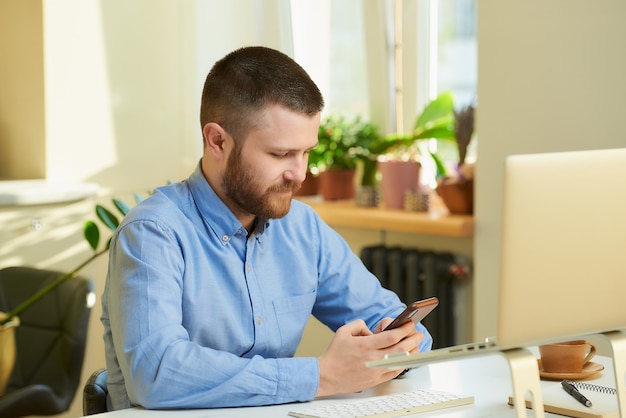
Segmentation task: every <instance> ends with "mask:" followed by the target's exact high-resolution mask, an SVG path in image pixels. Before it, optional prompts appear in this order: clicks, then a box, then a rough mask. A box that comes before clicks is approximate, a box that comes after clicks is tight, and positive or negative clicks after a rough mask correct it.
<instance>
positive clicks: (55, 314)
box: [0, 267, 93, 418]
mask: <svg viewBox="0 0 626 418" xmlns="http://www.w3.org/2000/svg"><path fill="white" fill-rule="evenodd" d="M63 274H64V273H60V272H56V271H50V270H41V269H36V268H31V267H8V268H5V269H2V270H0V311H4V312H8V311H9V310H11V309H13V308H15V307H16V306H17V305H19V304H20V303H21V302H23V301H24V300H26V299H27V298H28V297H29V296H31V295H33V294H34V293H35V292H36V291H37V290H39V289H41V288H42V287H44V286H45V285H46V284H48V283H50V282H52V281H53V280H55V279H56V278H57V277H60V276H62V275H63ZM92 289H93V282H92V281H91V280H89V279H86V278H83V277H74V278H72V279H70V280H68V281H66V282H65V283H63V284H62V285H60V286H59V287H57V288H56V289H55V290H53V291H52V292H51V293H49V294H48V295H46V296H44V297H43V298H42V299H41V300H39V301H38V302H37V303H36V304H34V305H33V306H31V307H30V308H29V309H28V310H27V311H25V312H24V313H23V314H22V315H20V326H19V327H18V328H16V330H15V345H16V360H15V367H14V369H13V372H12V374H11V377H10V378H9V382H8V384H7V388H6V393H5V395H4V396H3V397H2V398H0V417H2V418H11V417H22V416H26V415H54V414H59V413H61V412H65V411H67V410H68V409H69V407H70V405H71V403H72V400H73V399H74V396H75V394H76V391H77V388H78V386H79V385H80V378H81V369H82V366H83V359H84V355H85V344H86V340H87V327H88V322H89V314H90V311H91V305H93V303H91V304H89V303H88V301H89V300H93V298H92V296H93V291H92Z"/></svg>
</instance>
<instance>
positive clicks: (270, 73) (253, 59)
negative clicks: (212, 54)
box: [200, 46, 324, 139]
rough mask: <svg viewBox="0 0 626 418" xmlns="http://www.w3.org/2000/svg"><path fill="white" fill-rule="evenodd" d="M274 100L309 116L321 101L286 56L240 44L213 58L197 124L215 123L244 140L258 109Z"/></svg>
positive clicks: (322, 101)
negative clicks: (218, 58)
mask: <svg viewBox="0 0 626 418" xmlns="http://www.w3.org/2000/svg"><path fill="white" fill-rule="evenodd" d="M272 104H277V105H280V106H283V107H285V108H287V109H289V110H292V111H295V112H298V113H301V114H306V115H309V116H313V115H315V114H316V113H319V112H321V111H322V108H323V107H324V99H323V97H322V94H321V93H320V91H319V88H318V87H317V85H316V84H315V83H314V82H313V80H311V78H310V77H309V75H308V74H307V72H306V71H305V70H304V69H303V68H302V67H301V66H300V65H299V64H298V63H296V62H295V61H294V60H293V59H291V58H290V57H289V56H287V55H286V54H284V53H282V52H280V51H277V50H275V49H271V48H266V47H262V46H250V47H244V48H240V49H237V50H235V51H233V52H231V53H229V54H228V55H226V56H225V57H224V58H222V59H221V60H219V61H217V62H216V63H215V65H214V66H213V68H212V69H211V71H210V72H209V74H208V75H207V77H206V80H205V82H204V88H203V90H202V104H201V106H200V124H201V127H204V125H206V124H207V123H209V122H215V123H218V124H219V125H220V126H222V128H224V129H225V130H226V131H227V132H228V133H229V134H231V135H232V136H233V137H235V138H240V139H243V138H244V137H245V136H246V135H247V134H248V132H249V130H250V129H251V128H252V127H253V126H254V123H255V120H256V117H257V116H258V112H259V111H261V110H263V109H264V108H265V107H266V106H268V105H272Z"/></svg>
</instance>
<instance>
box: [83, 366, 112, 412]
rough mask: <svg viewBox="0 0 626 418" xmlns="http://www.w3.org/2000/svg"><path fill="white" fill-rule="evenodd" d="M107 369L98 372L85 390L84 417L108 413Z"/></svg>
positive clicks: (90, 379)
mask: <svg viewBox="0 0 626 418" xmlns="http://www.w3.org/2000/svg"><path fill="white" fill-rule="evenodd" d="M108 393H109V391H108V390H107V369H99V370H96V371H95V372H93V373H92V374H91V376H89V379H87V383H85V387H84V388H83V415H85V416H87V415H94V414H100V413H102V412H107V411H108V408H107V394H108Z"/></svg>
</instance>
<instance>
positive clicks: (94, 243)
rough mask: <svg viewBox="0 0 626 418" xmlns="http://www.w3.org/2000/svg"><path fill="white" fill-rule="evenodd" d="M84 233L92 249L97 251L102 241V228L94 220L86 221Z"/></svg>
mask: <svg viewBox="0 0 626 418" xmlns="http://www.w3.org/2000/svg"><path fill="white" fill-rule="evenodd" d="M83 235H84V236H85V239H86V240H87V242H88V243H89V246H90V247H91V249H92V250H94V251H96V249H98V244H99V242H100V229H98V225H96V224H95V223H94V222H92V221H87V222H85V225H83Z"/></svg>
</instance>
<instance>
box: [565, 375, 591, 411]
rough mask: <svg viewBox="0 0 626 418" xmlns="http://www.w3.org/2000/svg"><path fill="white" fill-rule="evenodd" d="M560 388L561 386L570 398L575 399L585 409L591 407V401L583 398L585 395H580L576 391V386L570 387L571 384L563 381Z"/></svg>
mask: <svg viewBox="0 0 626 418" xmlns="http://www.w3.org/2000/svg"><path fill="white" fill-rule="evenodd" d="M561 386H563V389H564V390H565V392H567V393H569V394H570V395H572V397H573V398H574V399H576V400H577V401H578V402H580V403H581V404H583V405H585V406H586V407H591V401H590V400H589V399H587V398H585V395H583V394H582V393H580V392H579V391H578V389H576V386H574V385H572V384H571V383H569V382H567V381H565V380H563V381H562V382H561Z"/></svg>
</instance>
